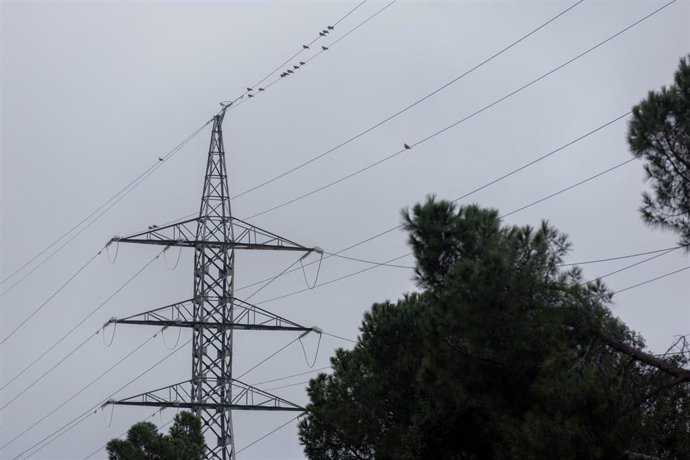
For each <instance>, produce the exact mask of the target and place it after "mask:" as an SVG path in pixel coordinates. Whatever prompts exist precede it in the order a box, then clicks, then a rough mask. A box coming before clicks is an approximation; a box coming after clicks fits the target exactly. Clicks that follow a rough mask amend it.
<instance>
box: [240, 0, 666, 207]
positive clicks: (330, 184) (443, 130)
mask: <svg viewBox="0 0 690 460" xmlns="http://www.w3.org/2000/svg"><path fill="white" fill-rule="evenodd" d="M675 1H676V0H671V1H670V2H669V3H667V4H665V5H664V6H662V7H660V8H657V9H656V10H654V11H653V12H651V13H649V14H647V15H646V16H644V17H643V18H641V19H638V20H637V21H635V22H634V23H632V24H630V25H628V26H627V27H625V28H623V29H621V30H619V31H618V32H616V33H615V34H613V35H611V36H609V37H608V38H606V39H604V40H603V41H601V42H599V43H597V44H596V45H594V46H592V47H590V48H588V49H587V50H585V51H583V52H581V53H579V54H578V55H576V56H574V57H572V58H570V59H568V60H567V61H565V62H564V63H563V64H561V65H559V66H557V67H555V68H553V69H551V70H549V71H548V72H546V73H544V74H542V75H541V76H539V77H537V78H535V79H534V80H531V81H530V82H529V83H526V84H524V85H522V86H520V87H519V88H517V89H515V90H513V91H511V92H509V93H508V94H506V95H504V96H502V97H500V98H498V99H496V100H495V101H493V102H491V103H490V104H488V105H485V106H484V107H482V108H481V109H479V110H476V111H474V112H472V113H471V114H469V115H467V116H465V117H463V118H461V119H460V120H458V121H456V122H454V123H451V124H450V125H448V126H446V127H445V128H443V129H440V130H438V131H436V132H434V133H432V134H430V135H428V136H426V137H424V138H422V139H420V140H418V141H416V142H414V143H411V144H410V145H407V144H405V146H404V147H403V148H402V149H400V150H398V151H396V152H393V153H391V154H390V155H388V156H386V157H384V158H381V159H379V160H377V161H375V162H373V163H370V164H369V165H367V166H365V167H363V168H360V169H358V170H356V171H354V172H352V173H350V174H348V175H346V176H343V177H341V178H339V179H336V180H334V181H331V182H329V183H327V184H325V185H322V186H321V187H318V188H316V189H314V190H311V191H309V192H307V193H303V194H302V195H299V196H297V197H295V198H292V199H289V200H287V201H284V202H282V203H280V204H277V205H275V206H273V207H271V208H268V209H266V210H264V211H261V212H259V213H257V214H254V215H252V216H250V217H249V218H248V219H253V218H255V217H259V216H261V215H264V214H266V213H268V212H271V211H275V210H276V209H280V208H282V207H285V206H287V205H289V204H292V203H295V202H296V201H299V200H302V199H304V198H307V197H309V196H311V195H314V194H316V193H318V192H321V191H323V190H325V189H327V188H330V187H332V186H334V185H336V184H339V183H341V182H343V181H345V180H347V179H350V178H352V177H354V176H356V175H358V174H361V173H363V172H365V171H367V170H369V169H371V168H373V167H375V166H378V165H379V164H381V163H383V162H386V161H388V160H390V159H392V158H395V157H397V156H398V155H400V154H402V153H404V152H406V151H408V150H410V149H412V148H414V147H417V146H419V145H421V144H423V143H425V142H427V141H429V140H431V139H433V138H435V137H437V136H440V135H441V134H444V133H445V132H447V131H449V130H450V129H452V128H455V127H456V126H458V125H460V124H461V123H463V122H465V121H467V120H469V119H471V118H473V117H475V116H476V115H479V114H480V113H482V112H484V111H486V110H488V109H490V108H491V107H493V106H495V105H497V104H499V103H501V102H503V101H505V100H506V99H508V98H510V97H512V96H514V95H516V94H518V93H520V92H522V91H523V90H525V89H527V88H529V87H530V86H532V85H534V84H536V83H538V82H539V81H541V80H543V79H544V78H546V77H548V76H549V75H551V74H553V73H555V72H557V71H558V70H560V69H562V68H564V67H566V66H567V65H569V64H571V63H573V62H575V61H577V60H578V59H580V58H582V57H583V56H585V55H587V54H589V53H590V52H592V51H594V50H596V49H598V48H599V47H601V46H603V45H604V44H606V43H608V42H610V41H611V40H613V39H614V38H616V37H618V36H620V35H621V34H623V33H625V32H626V31H628V30H630V29H632V28H633V27H635V26H637V25H638V24H640V23H642V22H643V21H645V20H646V19H648V18H650V17H652V16H654V15H655V14H657V13H658V12H660V11H661V10H663V9H664V8H666V7H667V6H669V5H671V4H672V3H674V2H675Z"/></svg>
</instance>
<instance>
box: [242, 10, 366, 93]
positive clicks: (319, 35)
mask: <svg viewBox="0 0 690 460" xmlns="http://www.w3.org/2000/svg"><path fill="white" fill-rule="evenodd" d="M366 2H367V0H363V1H361V2H359V3H358V4H357V5H356V6H355V7H354V8H352V9H351V10H350V11H348V12H347V13H346V14H345V15H344V16H342V17H341V18H340V19H338V20H337V21H336V22H334V23H333V24H332V25H331V26H329V27H331V28H332V29H335V27H336V26H337V25H338V24H340V23H341V22H342V21H344V20H345V19H346V18H347V17H348V16H350V15H351V14H352V13H354V12H355V11H357V10H358V9H359V7H361V6H362V5H364V4H365V3H366ZM332 29H326V30H332ZM324 37H325V35H324V34H323V33H322V32H319V34H318V35H317V36H316V38H314V39H313V40H312V41H310V42H308V43H307V45H306V48H305V46H304V45H302V46H300V48H299V51H297V52H295V53H294V54H293V55H291V56H290V57H289V58H287V59H286V60H284V61H283V62H281V63H280V64H279V65H278V66H277V67H276V68H275V69H273V70H272V71H270V72H269V73H268V74H266V76H264V77H263V78H262V79H261V80H259V81H257V82H256V83H254V84H253V85H252V86H251V89H247V90H246V91H244V92H243V93H242V94H240V95H239V96H237V97H236V98H235V99H233V100H232V102H230V104H234V103H236V102H237V101H239V100H240V99H242V98H243V97H244V96H246V95H247V94H249V93H250V92H252V91H253V90H254V88H257V89H258V87H259V85H260V84H261V83H263V82H265V81H266V80H268V79H269V78H270V77H271V76H272V75H274V74H275V73H276V72H278V71H279V70H280V69H282V68H283V66H285V65H286V64H288V63H290V62H291V61H292V60H293V59H295V58H296V57H297V56H299V55H300V54H302V53H304V52H305V51H306V50H307V49H309V46H311V45H313V44H314V43H316V42H317V41H319V40H321V39H322V38H324ZM274 83H275V82H274ZM269 86H272V85H269ZM262 89H266V88H262ZM238 105H239V104H238Z"/></svg>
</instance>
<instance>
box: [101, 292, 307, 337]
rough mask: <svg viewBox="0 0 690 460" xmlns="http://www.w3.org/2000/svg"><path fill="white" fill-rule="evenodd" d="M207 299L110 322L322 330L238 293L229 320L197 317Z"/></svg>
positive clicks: (246, 328) (260, 329) (262, 329)
mask: <svg viewBox="0 0 690 460" xmlns="http://www.w3.org/2000/svg"><path fill="white" fill-rule="evenodd" d="M206 301H208V300H207V299H205V298H198V299H188V300H184V301H182V302H178V303H174V304H171V305H166V306H165V307H160V308H156V309H154V310H149V311H145V312H143V313H137V314H136V315H132V316H128V317H126V318H113V319H111V320H110V321H108V322H107V323H106V325H108V324H139V325H148V326H170V327H208V328H217V329H235V330H237V329H242V330H255V331H266V330H269V331H300V332H311V331H314V332H320V331H319V329H318V328H316V327H305V326H301V325H299V324H297V323H295V322H293V321H290V320H289V319H285V318H283V317H282V316H278V315H276V314H274V313H271V312H269V311H267V310H264V309H263V308H260V307H257V306H256V305H252V304H250V303H247V302H245V301H244V300H240V299H238V298H237V297H235V298H231V299H227V300H226V303H231V304H232V305H233V308H232V310H233V318H232V321H230V322H228V323H221V322H213V321H198V320H196V319H195V318H194V310H195V309H199V308H202V307H199V305H198V304H200V303H202V302H206ZM211 301H212V302H222V299H211Z"/></svg>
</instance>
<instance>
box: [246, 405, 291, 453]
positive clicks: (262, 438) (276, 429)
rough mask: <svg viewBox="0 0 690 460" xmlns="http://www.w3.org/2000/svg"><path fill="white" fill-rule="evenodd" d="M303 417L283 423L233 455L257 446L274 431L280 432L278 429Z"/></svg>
mask: <svg viewBox="0 0 690 460" xmlns="http://www.w3.org/2000/svg"><path fill="white" fill-rule="evenodd" d="M303 415H304V414H299V415H298V416H297V417H294V418H292V419H290V420H288V421H287V422H285V423H283V424H282V425H280V426H279V427H278V428H275V429H273V430H271V431H269V432H268V433H266V434H265V435H263V436H261V437H260V438H259V439H256V440H255V441H252V442H250V443H249V444H247V445H246V446H244V447H243V448H241V449H240V450H238V451H237V452H235V454H239V453H240V452H242V451H245V450H247V449H249V448H250V447H252V446H253V445H254V444H257V443H259V442H261V441H263V440H264V439H266V438H267V437H269V436H270V435H272V434H273V433H275V432H276V431H278V430H280V429H282V428H284V427H286V426H288V425H289V424H291V423H292V422H294V421H295V420H297V419H298V418H300V417H302V416H303Z"/></svg>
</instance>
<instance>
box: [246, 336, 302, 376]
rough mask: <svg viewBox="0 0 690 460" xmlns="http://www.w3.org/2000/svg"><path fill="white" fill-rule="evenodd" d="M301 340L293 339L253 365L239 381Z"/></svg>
mask: <svg viewBox="0 0 690 460" xmlns="http://www.w3.org/2000/svg"><path fill="white" fill-rule="evenodd" d="M299 339H300V337H297V338H296V339H293V340H291V341H290V342H288V343H287V344H285V345H283V346H282V347H280V348H279V349H278V350H276V351H274V352H273V353H271V354H270V355H268V356H266V357H265V358H264V359H262V360H261V361H259V362H258V363H256V364H255V365H253V366H252V367H250V368H249V369H247V370H246V371H244V373H242V374H240V376H239V377H237V379H238V380H239V379H241V378H242V377H244V376H245V375H247V374H249V373H250V372H251V371H253V370H254V369H256V368H257V367H259V366H261V365H262V364H263V363H265V362H266V361H268V360H269V359H271V358H273V357H274V356H275V355H277V354H278V353H280V352H281V351H283V350H285V349H286V348H287V347H289V346H290V345H292V344H293V343H295V342H297V341H298V340H299Z"/></svg>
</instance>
